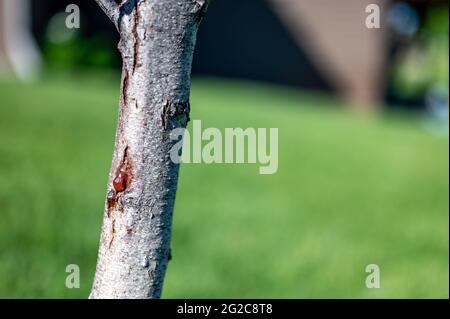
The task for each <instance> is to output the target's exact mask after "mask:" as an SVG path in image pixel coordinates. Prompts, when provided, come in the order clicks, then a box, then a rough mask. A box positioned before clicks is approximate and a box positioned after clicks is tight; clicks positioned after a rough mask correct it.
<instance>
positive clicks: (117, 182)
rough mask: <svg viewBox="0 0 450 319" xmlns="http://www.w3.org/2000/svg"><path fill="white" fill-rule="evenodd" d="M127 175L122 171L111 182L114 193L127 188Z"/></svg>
mask: <svg viewBox="0 0 450 319" xmlns="http://www.w3.org/2000/svg"><path fill="white" fill-rule="evenodd" d="M126 180H127V174H126V173H125V172H123V171H120V172H119V175H117V176H116V178H114V180H113V186H114V189H115V190H116V192H123V191H124V190H125V187H126V186H127V185H126V183H127V181H126Z"/></svg>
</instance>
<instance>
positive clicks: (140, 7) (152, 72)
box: [90, 0, 207, 298]
mask: <svg viewBox="0 0 450 319" xmlns="http://www.w3.org/2000/svg"><path fill="white" fill-rule="evenodd" d="M96 1H97V3H98V4H99V5H100V7H101V8H102V9H103V11H104V12H105V13H106V14H107V15H108V16H109V18H110V19H111V20H112V22H113V23H114V25H115V26H116V28H117V30H118V31H119V33H120V42H119V51H120V53H121V55H122V59H123V70H122V82H121V83H122V84H121V90H120V92H121V94H120V95H121V97H120V109H119V120H118V125H117V131H116V141H115V147H114V154H113V160H112V165H111V170H110V174H109V179H108V190H107V197H106V202H105V212H104V217H103V226H102V231H101V238H100V247H99V253H98V261H97V269H96V273H95V279H94V284H93V288H92V291H91V294H90V298H159V297H160V296H161V291H162V284H163V280H164V275H165V272H166V267H167V263H168V260H169V259H170V255H171V253H170V239H171V226H172V212H173V206H174V201H175V194H176V188H177V181H178V169H179V165H178V164H175V163H173V162H172V161H171V160H170V149H171V148H172V146H173V145H174V144H175V142H176V141H172V140H171V139H170V137H169V133H170V130H172V129H173V128H177V127H186V124H187V122H188V121H189V109H190V107H189V91H190V72H191V63H192V56H193V51H194V46H195V40H196V33H197V29H198V26H199V23H200V20H201V17H202V16H203V15H204V13H205V11H206V7H207V1H206V0H126V1H122V3H121V4H117V3H116V2H115V1H114V0H96Z"/></svg>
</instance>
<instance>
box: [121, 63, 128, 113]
mask: <svg viewBox="0 0 450 319" xmlns="http://www.w3.org/2000/svg"><path fill="white" fill-rule="evenodd" d="M128 78H129V75H128V69H127V67H126V66H124V76H123V82H122V104H123V106H124V107H126V106H127V103H128V102H127V100H128V84H129V79H128Z"/></svg>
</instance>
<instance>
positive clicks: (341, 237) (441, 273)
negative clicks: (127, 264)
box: [0, 0, 449, 298]
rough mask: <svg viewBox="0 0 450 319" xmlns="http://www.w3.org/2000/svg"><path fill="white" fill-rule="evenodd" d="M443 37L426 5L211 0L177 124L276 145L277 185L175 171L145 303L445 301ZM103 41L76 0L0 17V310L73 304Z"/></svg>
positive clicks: (105, 28)
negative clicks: (369, 269) (164, 260)
mask: <svg viewBox="0 0 450 319" xmlns="http://www.w3.org/2000/svg"><path fill="white" fill-rule="evenodd" d="M371 3H374V4H377V5H378V6H379V7H380V9H381V11H380V17H381V20H380V28H375V29H369V28H367V27H366V24H365V21H366V18H367V16H368V15H369V13H367V12H366V6H367V5H369V4H371ZM69 4H77V5H79V8H80V10H81V20H80V22H81V25H80V28H79V29H76V28H75V29H68V28H67V27H66V26H65V20H66V17H67V16H68V15H69V13H66V12H65V9H66V7H67V5H69ZM448 26H449V23H448V1H443V0H435V1H431V0H430V1H421V0H415V1H413V0H410V1H388V0H339V1H336V0H246V1H240V0H213V1H212V4H211V5H210V9H209V12H208V14H207V16H206V18H205V19H204V21H203V23H202V26H201V30H200V32H199V38H198V42H197V50H196V53H195V56H194V63H193V83H192V97H191V104H192V114H191V119H200V120H202V122H203V123H202V126H203V127H207V126H209V127H218V128H225V127H243V128H246V127H278V128H279V170H278V172H277V173H276V174H275V175H259V174H258V169H257V166H256V164H255V165H253V164H248V165H225V164H223V165H218V164H212V165H207V164H195V165H192V164H191V165H190V164H186V165H182V167H181V173H180V180H179V189H178V194H177V200H176V208H175V215H174V234H173V245H172V246H173V247H172V254H173V260H172V261H171V262H170V265H169V268H168V273H167V277H166V278H167V279H166V284H165V289H164V293H163V297H166V298H171V297H177V298H202V297H203V298H207V297H213V298H214V297H223V298H227V297H229V298H231V297H236V298H239V297H261V298H265V297H269V298H282V297H284V298H344V297H348V298H372V297H374V298H404V297H409V298H418V297H424V298H433V297H434V298H436V297H437V298H443V297H445V298H448V296H449V284H448V283H449V276H448V275H449V268H448V260H449V259H448V258H449V250H448V238H449V237H448V236H449V233H448V191H449V189H448V188H449V185H448V160H449V158H448V108H449V89H448V87H449V86H448V85H449V75H448V70H449V46H448V29H449V28H448ZM117 42H118V36H117V34H116V31H115V29H114V27H113V25H112V23H111V22H110V21H109V20H108V18H107V17H106V16H105V15H104V14H103V12H102V11H101V10H100V9H99V8H98V6H97V4H96V3H95V1H93V0H89V1H88V0H83V1H81V0H80V1H74V0H68V1H66V0H63V1H61V0H60V1H37V0H0V297H3V298H8V297H27V298H33V297H38V298H46V297H50V298H58V297H68V298H86V297H87V296H88V294H89V290H90V288H91V284H92V280H93V275H94V271H95V263H96V257H97V247H98V240H99V236H100V224H101V220H102V212H103V203H104V196H105V190H106V181H107V175H108V171H109V165H110V162H111V155H112V149H113V143H114V140H113V138H114V132H115V125H116V121H117V108H118V99H119V85H120V65H121V61H120V55H119V53H118V51H117V49H116V47H117ZM68 264H78V265H79V266H80V269H81V288H80V289H67V288H66V286H65V278H66V276H67V275H68V274H67V273H65V267H66V265H68ZM368 264H377V265H379V267H380V269H381V288H380V289H368V288H367V287H366V286H365V278H366V276H367V275H368V274H367V273H365V267H366V266H367V265H368Z"/></svg>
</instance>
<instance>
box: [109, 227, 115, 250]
mask: <svg viewBox="0 0 450 319" xmlns="http://www.w3.org/2000/svg"><path fill="white" fill-rule="evenodd" d="M115 237H116V220H115V219H113V220H112V222H111V240H110V241H109V245H108V250H111V245H112V243H113V241H114V238H115Z"/></svg>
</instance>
